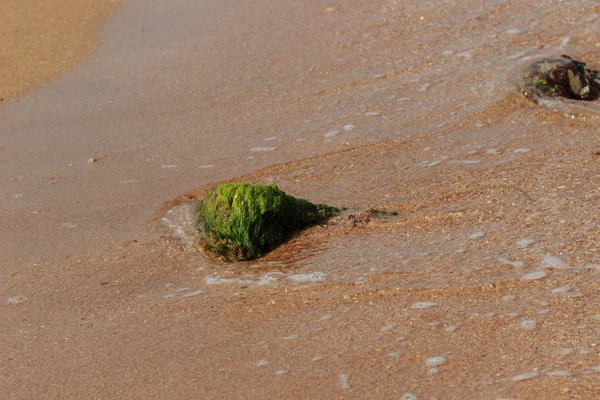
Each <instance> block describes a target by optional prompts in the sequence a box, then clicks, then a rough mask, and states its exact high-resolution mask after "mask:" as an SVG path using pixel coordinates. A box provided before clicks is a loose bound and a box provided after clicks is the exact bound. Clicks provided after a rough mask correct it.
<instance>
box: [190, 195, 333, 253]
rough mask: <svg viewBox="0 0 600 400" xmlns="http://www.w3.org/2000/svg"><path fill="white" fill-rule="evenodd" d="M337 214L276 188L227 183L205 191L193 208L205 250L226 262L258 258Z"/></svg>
mask: <svg viewBox="0 0 600 400" xmlns="http://www.w3.org/2000/svg"><path fill="white" fill-rule="evenodd" d="M338 212H339V210H338V209H337V208H335V207H331V206H327V205H324V204H313V203H311V202H309V201H307V200H304V199H298V198H295V197H292V196H289V195H287V194H285V193H284V192H283V191H281V190H280V189H279V188H278V187H277V186H276V185H251V184H248V183H227V184H223V185H219V186H216V187H213V188H211V189H209V190H208V192H207V193H206V195H205V196H204V199H203V200H202V202H201V204H200V205H199V206H198V208H197V213H198V216H199V218H200V219H201V220H202V223H203V225H204V232H205V234H206V246H205V249H206V250H208V251H210V252H212V253H215V254H216V255H218V256H221V257H224V258H226V259H228V260H230V261H243V260H251V259H254V258H258V257H261V256H263V255H265V254H266V253H268V252H269V251H271V250H273V249H274V248H275V247H277V246H279V245H280V244H281V243H283V242H284V241H285V240H286V239H288V238H289V237H290V235H291V234H292V233H293V232H295V231H298V230H300V229H304V228H306V227H308V226H310V225H314V224H316V223H317V222H319V221H321V220H324V219H326V218H329V217H332V216H334V215H336V214H337V213H338Z"/></svg>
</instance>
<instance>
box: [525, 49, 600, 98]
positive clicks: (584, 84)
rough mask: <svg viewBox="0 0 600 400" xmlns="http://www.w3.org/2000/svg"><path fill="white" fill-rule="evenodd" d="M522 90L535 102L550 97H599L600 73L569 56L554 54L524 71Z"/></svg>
mask: <svg viewBox="0 0 600 400" xmlns="http://www.w3.org/2000/svg"><path fill="white" fill-rule="evenodd" d="M520 89H521V92H522V93H523V94H524V95H525V96H526V97H529V98H531V99H533V100H535V101H538V100H539V99H540V98H547V97H564V98H567V99H575V100H596V99H597V98H598V97H600V75H599V74H598V72H596V71H593V70H591V69H589V68H587V67H586V65H585V63H583V62H581V61H576V60H573V59H572V58H571V57H569V56H566V55H561V56H551V57H547V58H544V59H542V60H538V61H535V62H533V63H532V64H530V65H529V66H527V68H525V69H523V70H522V71H521V82H520Z"/></svg>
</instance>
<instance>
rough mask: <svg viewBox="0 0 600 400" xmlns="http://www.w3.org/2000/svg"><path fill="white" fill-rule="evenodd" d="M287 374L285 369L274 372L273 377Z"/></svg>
mask: <svg viewBox="0 0 600 400" xmlns="http://www.w3.org/2000/svg"><path fill="white" fill-rule="evenodd" d="M287 373H288V371H287V370H286V369H278V370H277V371H275V375H285V374H287Z"/></svg>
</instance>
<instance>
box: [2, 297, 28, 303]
mask: <svg viewBox="0 0 600 400" xmlns="http://www.w3.org/2000/svg"><path fill="white" fill-rule="evenodd" d="M27 300H28V298H27V296H21V295H19V296H13V297H9V298H8V300H7V301H6V302H7V303H8V304H22V303H25V302H26V301H27Z"/></svg>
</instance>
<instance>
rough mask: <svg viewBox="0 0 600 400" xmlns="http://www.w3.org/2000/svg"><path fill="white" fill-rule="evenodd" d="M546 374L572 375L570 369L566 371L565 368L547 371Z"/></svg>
mask: <svg viewBox="0 0 600 400" xmlns="http://www.w3.org/2000/svg"><path fill="white" fill-rule="evenodd" d="M547 375H548V376H573V374H572V373H571V371H567V370H557V371H550V372H548V373H547Z"/></svg>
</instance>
